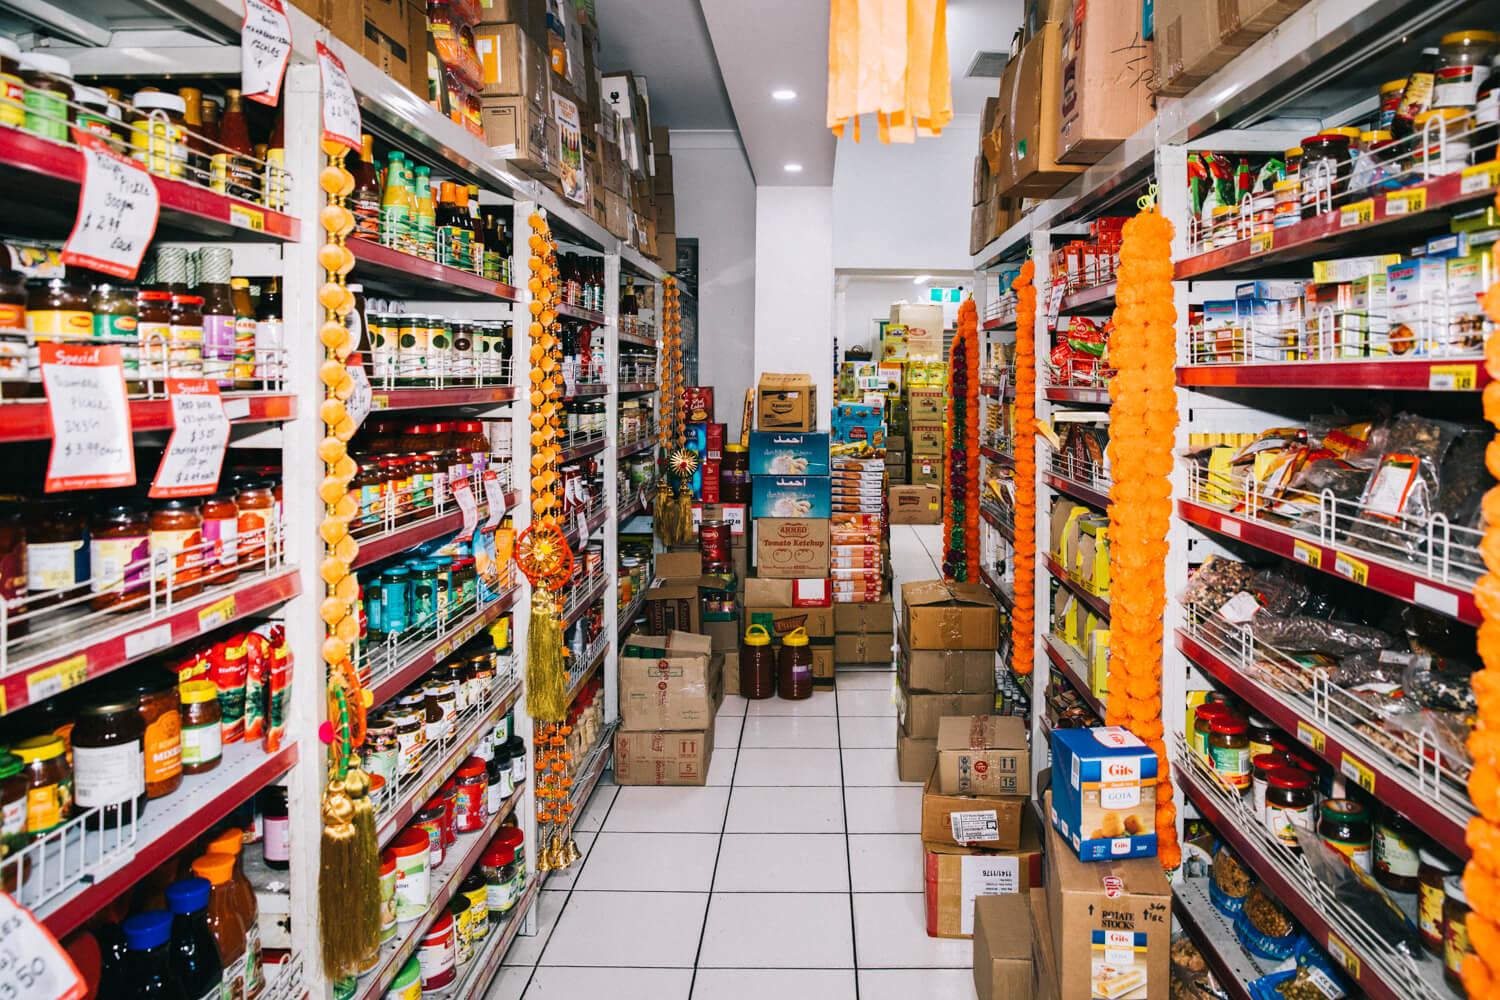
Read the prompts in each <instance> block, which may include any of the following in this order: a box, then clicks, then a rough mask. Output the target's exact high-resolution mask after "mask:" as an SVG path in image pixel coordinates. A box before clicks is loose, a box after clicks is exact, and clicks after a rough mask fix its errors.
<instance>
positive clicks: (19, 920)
mask: <svg viewBox="0 0 1500 1000" xmlns="http://www.w3.org/2000/svg"><path fill="white" fill-rule="evenodd" d="M87 995H88V987H87V986H86V985H85V984H84V981H83V976H82V975H81V974H80V973H79V972H78V967H77V966H76V965H74V964H73V960H72V959H71V958H69V957H68V953H67V952H66V951H64V950H63V947H62V945H60V944H58V943H57V939H56V938H54V937H53V936H52V935H51V934H50V933H48V931H47V929H46V928H45V927H43V926H42V925H41V924H39V923H37V920H36V918H35V917H33V916H32V915H31V914H30V913H29V912H27V911H26V910H25V909H23V908H22V907H21V904H19V903H17V902H16V901H15V900H14V899H12V898H11V897H10V896H8V895H6V894H5V893H3V892H0V998H5V1000H8V998H10V997H16V998H20V997H51V998H55V1000H83V998H84V997H85V996H87Z"/></svg>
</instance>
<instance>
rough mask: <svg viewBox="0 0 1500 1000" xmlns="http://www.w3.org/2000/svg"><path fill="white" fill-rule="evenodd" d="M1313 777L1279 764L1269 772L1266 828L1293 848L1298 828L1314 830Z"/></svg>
mask: <svg viewBox="0 0 1500 1000" xmlns="http://www.w3.org/2000/svg"><path fill="white" fill-rule="evenodd" d="M1314 798H1315V796H1314V795H1313V789H1312V779H1311V778H1309V777H1308V776H1307V774H1306V773H1304V772H1303V771H1302V770H1301V769H1299V768H1294V767H1278V768H1275V769H1273V770H1272V771H1271V772H1270V773H1269V774H1267V775H1266V813H1265V823H1266V829H1267V830H1268V831H1269V832H1270V834H1271V836H1273V837H1275V838H1276V839H1278V840H1280V841H1281V842H1282V843H1283V844H1285V845H1286V846H1287V847H1290V848H1291V849H1292V850H1297V849H1298V846H1299V845H1298V843H1297V830H1298V829H1302V830H1305V831H1307V832H1308V833H1311V832H1312V830H1313V825H1314V824H1313V800H1314Z"/></svg>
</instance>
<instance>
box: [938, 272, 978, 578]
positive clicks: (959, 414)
mask: <svg viewBox="0 0 1500 1000" xmlns="http://www.w3.org/2000/svg"><path fill="white" fill-rule="evenodd" d="M948 386H949V393H948V435H949V437H948V450H947V453H946V456H945V458H944V461H943V496H944V498H945V500H946V501H947V502H946V503H945V504H944V505H943V575H944V576H945V577H947V578H948V579H950V580H958V581H960V582H968V583H973V582H975V581H977V580H978V579H979V310H978V308H977V307H976V306H975V305H974V300H973V299H972V298H971V299H967V300H965V302H964V304H963V305H961V306H959V307H958V330H957V332H956V333H955V334H954V336H953V345H952V347H951V349H950V350H949V353H948Z"/></svg>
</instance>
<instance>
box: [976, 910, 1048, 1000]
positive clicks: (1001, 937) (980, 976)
mask: <svg viewBox="0 0 1500 1000" xmlns="http://www.w3.org/2000/svg"><path fill="white" fill-rule="evenodd" d="M1031 892H1032V891H1031V890H1030V889H1029V888H1028V889H1023V890H1021V891H1019V892H1011V893H1004V894H1001V895H990V896H979V897H977V898H975V900H974V993H975V995H976V996H977V998H978V1000H1015V998H1017V997H1025V996H1031V995H1032V992H1031V990H1032V986H1033V985H1034V983H1033V980H1034V977H1035V975H1036V970H1035V969H1034V968H1033V967H1032V963H1031ZM1045 898H1046V897H1045V895H1044V896H1043V899H1044V900H1045Z"/></svg>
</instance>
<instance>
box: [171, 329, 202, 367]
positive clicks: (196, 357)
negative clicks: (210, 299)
mask: <svg viewBox="0 0 1500 1000" xmlns="http://www.w3.org/2000/svg"><path fill="white" fill-rule="evenodd" d="M202 366H203V327H202V325H201V324H193V325H188V324H182V323H173V324H172V325H171V326H169V327H168V328H167V374H169V375H172V376H174V377H176V378H195V377H197V376H198V375H200V374H201V373H202Z"/></svg>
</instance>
